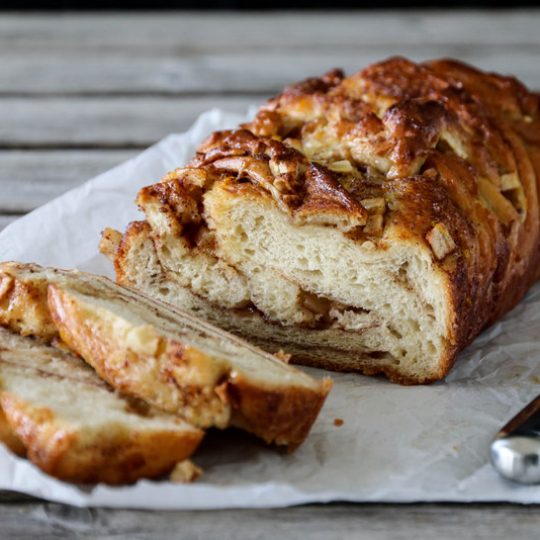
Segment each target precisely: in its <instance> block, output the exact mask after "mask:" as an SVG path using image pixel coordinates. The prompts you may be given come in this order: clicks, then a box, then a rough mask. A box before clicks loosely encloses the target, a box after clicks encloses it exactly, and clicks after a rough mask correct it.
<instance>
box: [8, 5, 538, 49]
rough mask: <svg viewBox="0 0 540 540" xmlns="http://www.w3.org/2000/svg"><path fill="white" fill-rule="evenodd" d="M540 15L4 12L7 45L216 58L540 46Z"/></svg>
mask: <svg viewBox="0 0 540 540" xmlns="http://www.w3.org/2000/svg"><path fill="white" fill-rule="evenodd" d="M538 18H540V13H539V12H538V10H531V9H525V10H513V11H508V10H499V11H497V10H489V11H486V10H482V11H472V10H467V11H464V10H450V11H448V10H447V11H444V10H441V11H436V12H433V11H421V10H410V9H407V10H401V11H352V12H344V11H336V12H331V11H330V12H328V11H324V12H319V13H317V12H305V11H304V12H294V11H288V12H265V13H262V14H261V13H253V12H252V13H249V12H229V13H227V12H217V13H208V12H199V13H193V12H154V13H144V14H137V13H126V12H122V13H107V14H103V13H102V14H92V13H85V14H84V15H80V14H76V13H75V14H74V13H72V14H69V13H64V14H62V13H57V12H55V13H52V14H48V15H47V14H30V15H28V14H25V15H24V16H21V15H19V14H2V17H1V18H0V45H1V46H2V48H4V47H5V46H9V47H10V48H12V49H14V50H17V49H21V50H26V49H28V48H35V47H36V46H37V47H38V48H43V47H46V48H47V49H48V50H49V51H51V52H57V51H58V50H66V49H71V48H77V49H78V50H83V49H86V48H88V47H100V48H102V49H103V50H110V49H111V48H114V47H117V46H119V45H120V46H123V45H126V44H127V45H130V46H132V47H135V48H136V49H140V50H142V51H146V50H148V49H157V50H161V51H166V50H169V51H170V50H173V51H174V52H183V51H184V49H180V48H179V47H183V48H185V49H187V50H189V51H198V50H206V51H210V52H212V53H215V52H216V51H219V50H223V49H224V48H225V49H228V50H242V49H244V48H245V47H246V46H257V47H259V48H267V47H271V48H272V49H278V48H290V47H291V46H294V47H302V46H304V47H305V48H313V47H314V46H315V47H320V46H321V45H323V46H326V45H330V46H335V45H343V44H350V43H361V44H364V45H370V44H385V43H397V44H400V45H403V44H416V43H418V42H419V35H421V36H422V38H423V41H424V43H426V44H432V43H449V44H452V43H453V44H460V43H474V44H478V45H488V44H494V45H497V44H503V45H513V44H522V43H530V44H534V43H536V44H540V36H539V34H538V31H537V20H538ZM359 28H361V29H362V33H361V34H360V33H359V32H358V30H359ZM381 29H384V32H382V33H381ZM276 31H279V33H278V34H276Z"/></svg>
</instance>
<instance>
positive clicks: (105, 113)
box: [0, 70, 261, 149]
mask: <svg viewBox="0 0 540 540" xmlns="http://www.w3.org/2000/svg"><path fill="white" fill-rule="evenodd" d="M0 71H1V70H0ZM260 101H261V99H254V98H253V97H251V96H248V97H246V96H233V97H213V98H209V97H191V98H176V97H167V98H165V97H159V98H158V97H133V98H130V99H125V98H123V97H93V98H81V97H72V98H68V99H66V98H60V97H35V98H3V99H0V118H1V119H2V121H1V122H0V148H3V149H9V148H18V149H21V148H23V149H32V148H51V149H55V148H58V147H61V148H81V147H87V148H121V149H125V148H145V147H147V146H149V145H151V144H153V143H154V142H156V141H158V140H159V139H161V138H163V137H165V136H166V135H168V134H169V133H173V132H181V131H185V130H186V129H187V128H188V127H189V126H191V125H192V124H193V122H194V121H195V120H196V118H197V116H198V115H199V114H200V113H202V112H204V111H206V110H209V109H212V108H214V107H219V108H223V109H226V110H229V111H233V112H244V111H246V110H247V108H248V107H249V106H250V105H252V104H258V103H260Z"/></svg>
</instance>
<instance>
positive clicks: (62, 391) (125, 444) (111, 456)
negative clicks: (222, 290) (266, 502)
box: [0, 328, 203, 484]
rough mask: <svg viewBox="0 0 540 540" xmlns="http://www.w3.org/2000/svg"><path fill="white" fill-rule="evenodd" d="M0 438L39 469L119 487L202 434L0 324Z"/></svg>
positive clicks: (163, 465)
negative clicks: (127, 396)
mask: <svg viewBox="0 0 540 540" xmlns="http://www.w3.org/2000/svg"><path fill="white" fill-rule="evenodd" d="M0 409H1V412H0V440H2V442H4V443H5V444H6V445H7V446H8V447H9V448H10V449H12V450H13V451H15V452H16V453H18V454H25V455H27V456H28V458H29V459H30V460H31V461H32V462H33V463H35V464H36V465H37V466H38V467H39V468H41V469H42V470H43V471H45V472H46V473H48V474H50V475H52V476H55V477H57V478H59V479H61V480H65V481H69V482H79V483H97V482H104V483H107V484H125V483H131V482H135V481H136V480H138V479H140V478H155V477H159V476H161V475H163V474H165V473H168V472H170V471H171V470H173V469H174V468H175V466H176V465H177V463H179V462H182V461H183V460H185V459H186V458H187V457H189V456H190V455H191V454H192V453H193V452H194V451H195V449H196V448H197V446H198V444H199V443H200V441H201V439H202V437H203V432H202V431H200V430H198V429H196V428H194V427H193V426H191V425H189V424H187V423H186V422H184V421H182V420H180V419H179V418H178V417H175V416H172V415H169V414H164V413H162V412H156V411H155V410H151V409H150V407H148V406H147V405H146V404H144V403H143V402H139V401H137V400H133V399H127V398H123V397H120V396H119V395H118V394H116V393H115V392H114V390H113V389H112V388H111V387H110V386H108V385H107V384H106V383H105V382H103V381H102V380H101V379H100V378H99V377H98V376H97V375H96V373H95V372H94V370H93V369H91V368H90V367H89V366H88V365H87V364H85V362H83V361H82V360H81V359H80V358H78V357H76V356H74V355H73V354H71V353H69V352H64V351H62V350H59V349H58V348H54V347H51V346H50V345H47V344H45V343H44V342H43V341H40V340H38V339H35V338H30V337H23V336H19V335H17V334H14V333H12V332H10V331H9V330H7V329H5V328H0Z"/></svg>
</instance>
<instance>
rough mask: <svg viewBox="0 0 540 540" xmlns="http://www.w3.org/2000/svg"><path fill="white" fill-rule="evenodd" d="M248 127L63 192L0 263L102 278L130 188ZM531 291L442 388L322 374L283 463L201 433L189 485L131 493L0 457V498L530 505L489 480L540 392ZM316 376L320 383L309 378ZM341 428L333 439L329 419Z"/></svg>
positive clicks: (223, 119)
mask: <svg viewBox="0 0 540 540" xmlns="http://www.w3.org/2000/svg"><path fill="white" fill-rule="evenodd" d="M244 120H245V118H243V117H241V116H239V115H233V114H228V113H225V112H222V111H219V110H213V111H210V112H208V113H205V114H203V115H202V116H201V117H200V118H199V119H198V120H197V122H196V123H195V125H194V126H193V127H192V128H191V129H190V130H189V131H188V132H187V133H185V134H181V135H170V136H169V137H167V138H165V139H164V140H162V141H161V142H160V143H158V144H156V145H155V146H153V147H151V148H149V149H148V150H146V151H145V152H143V153H142V154H140V155H139V156H138V157H136V158H134V159H132V160H130V161H128V162H126V163H124V164H122V165H120V166H118V167H116V168H114V169H112V170H111V171H108V172H106V173H105V174H102V175H100V176H98V177H97V178H94V179H93V180H91V181H89V182H87V183H86V184H84V185H83V186H81V187H79V188H77V189H75V190H73V191H70V192H69V193H66V194H65V195H63V196H61V197H59V198H58V199H56V200H54V201H52V202H50V203H48V204H46V205H45V206H43V207H41V208H39V209H38V210H36V211H34V212H32V213H31V214H29V215H27V216H25V217H23V218H21V219H19V220H18V221H16V222H14V223H12V224H11V225H10V226H8V227H7V228H6V229H5V230H4V231H3V232H2V233H0V260H20V261H35V262H38V263H41V264H51V265H56V266H62V267H67V268H69V267H77V268H80V269H83V270H90V271H94V272H100V273H106V274H109V275H112V271H111V270H112V269H111V267H110V264H109V263H108V261H106V260H105V259H104V257H102V256H101V255H99V254H98V251H97V243H98V239H99V234H100V231H101V230H102V229H103V228H104V227H106V226H113V227H116V228H118V229H120V230H122V229H123V228H124V227H125V225H126V224H127V223H128V222H129V221H130V220H132V219H139V218H140V214H139V213H138V211H137V209H136V206H135V204H133V202H132V201H133V199H134V197H135V195H136V193H137V191H138V189H139V188H140V187H142V186H144V185H148V184H151V183H153V182H154V181H156V180H158V179H159V178H160V177H161V176H162V174H163V173H165V172H166V171H168V170H170V169H173V168H175V167H178V166H181V165H182V164H183V163H185V161H187V159H189V158H190V157H191V156H192V154H193V152H194V149H195V146H196V145H197V143H198V142H199V141H201V140H202V138H203V137H204V136H206V135H207V134H208V133H210V132H211V131H213V130H215V129H221V128H227V127H232V126H235V125H237V124H238V123H239V122H241V121H244ZM539 359H540V287H539V286H536V287H534V288H533V289H532V290H531V291H530V292H529V294H528V295H527V298H526V299H525V300H524V301H523V302H521V304H520V305H519V306H518V307H517V308H516V309H514V310H513V311H512V312H511V313H510V314H509V315H507V316H506V317H505V318H504V319H503V320H502V321H501V322H499V323H497V324H496V325H495V326H493V327H492V328H491V329H489V330H488V331H487V332H485V333H484V334H483V335H481V336H480V337H479V338H478V339H477V340H476V341H475V342H474V344H473V345H472V346H470V347H469V348H468V349H467V350H466V351H464V352H463V353H462V354H461V355H460V359H459V361H458V363H457V365H456V366H455V368H454V370H453V371H452V373H451V374H450V376H449V377H448V378H447V380H446V381H445V382H444V383H441V384H435V385H432V386H420V387H400V386H397V385H393V384H390V383H388V382H386V381H384V380H381V379H376V378H368V377H363V376H361V375H353V374H333V375H332V376H333V378H334V381H335V386H334V389H333V391H332V392H331V394H330V396H329V399H328V401H327V403H326V405H325V407H324V408H323V410H322V412H321V415H320V417H319V419H318V420H317V422H316V424H315V425H314V427H313V430H312V432H311V434H310V436H309V438H308V439H307V441H306V442H305V443H304V444H303V446H302V447H300V448H299V449H298V450H297V451H296V452H295V453H293V454H291V455H287V454H283V453H280V452H278V451H276V450H274V449H270V448H266V447H265V446H264V445H262V444H260V443H258V442H257V441H255V440H253V439H251V438H249V437H247V436H245V435H241V434H238V433H235V432H226V433H211V434H210V435H209V436H208V438H207V440H206V442H205V443H204V444H203V446H202V447H201V449H200V451H199V452H198V453H197V454H196V456H195V458H194V461H195V462H196V463H197V464H199V465H200V466H202V467H203V468H204V469H205V473H204V475H203V476H202V477H201V478H200V480H199V481H198V482H196V483H195V484H190V485H179V484H171V483H168V482H166V481H161V482H149V481H141V482H139V483H138V484H136V485H133V486H129V487H123V488H111V487H106V486H101V485H100V486H96V487H93V488H88V487H80V486H73V485H68V484H64V483H62V482H59V481H56V480H54V479H52V478H50V477H48V476H47V475H45V474H43V473H41V472H40V471H38V470H37V469H36V468H35V467H34V466H32V465H31V464H30V463H28V462H27V461H25V460H21V459H18V458H16V457H14V456H13V455H11V454H10V453H9V452H8V451H7V450H5V449H4V448H3V447H1V446H0V488H4V489H12V490H17V491H21V492H24V493H29V494H32V495H36V496H39V497H43V498H45V499H50V500H54V501H61V502H65V503H69V504H72V505H77V506H110V507H131V508H155V509H194V508H200V509H202V508H228V507H229V508H230V507H278V506H287V505H293V504H300V503H307V502H326V501H336V500H341V501H377V502H380V501H393V502H396V501H399V502H413V501H514V502H522V503H533V502H536V503H539V502H540V488H539V487H527V486H519V485H515V484H511V483H509V482H506V481H504V480H502V479H500V478H499V477H498V475H497V474H496V473H495V472H494V471H493V470H492V469H491V466H490V465H489V462H488V446H489V442H490V440H491V438H492V437H493V435H494V434H495V433H496V432H497V431H498V429H499V428H500V427H501V426H502V424H503V423H504V422H506V421H507V420H508V419H509V418H510V417H512V416H513V415H514V414H515V413H516V412H517V411H518V410H519V409H521V407H522V406H524V405H525V404H526V403H527V402H528V401H529V400H531V399H532V398H533V397H535V396H536V395H537V393H538V392H539V391H540V385H539V383H540V363H539ZM309 371H310V372H311V373H312V374H314V375H315V376H322V375H323V373H322V372H320V371H318V370H309ZM336 418H339V419H343V421H344V423H343V425H342V426H336V425H334V419H336Z"/></svg>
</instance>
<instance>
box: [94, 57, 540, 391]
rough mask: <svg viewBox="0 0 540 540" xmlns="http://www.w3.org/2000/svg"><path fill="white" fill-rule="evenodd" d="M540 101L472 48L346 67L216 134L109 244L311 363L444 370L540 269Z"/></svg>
mask: <svg viewBox="0 0 540 540" xmlns="http://www.w3.org/2000/svg"><path fill="white" fill-rule="evenodd" d="M538 109H539V98H538V96H537V95H535V94H532V93H530V92H528V91H527V90H526V88H525V87H524V86H523V85H521V84H520V83H519V82H518V81H516V80H515V79H512V78H507V77H502V76H498V75H493V74H486V73H482V72H480V71H477V70H476V69H473V68H472V67H468V66H465V65H463V64H460V63H458V62H454V61H448V60H442V61H433V62H428V63H425V64H415V63H412V62H410V61H408V60H405V59H403V58H393V59H390V60H387V61H385V62H381V63H379V64H375V65H372V66H370V67H368V68H367V69H365V70H363V71H360V72H359V73H357V74H355V75H352V76H350V77H348V78H344V76H343V74H342V73H341V72H340V71H338V70H335V71H331V72H329V73H327V74H326V75H324V76H323V77H322V78H320V79H308V80H307V81H304V82H301V83H299V84H296V85H294V86H291V87H289V88H287V89H286V90H285V91H284V92H283V93H282V94H281V95H279V96H277V97H276V98H274V99H272V100H270V101H269V102H268V103H267V104H266V105H265V106H263V107H262V108H261V110H260V111H259V113H258V114H257V116H256V117H255V119H254V120H253V121H252V122H251V123H249V124H246V125H243V126H241V127H240V129H238V130H235V131H224V132H218V133H214V134H213V135H212V136H211V137H210V138H209V139H208V140H207V141H205V142H204V143H203V144H202V145H201V146H200V148H199V150H198V152H197V155H196V157H195V158H194V159H193V160H192V161H191V162H190V163H189V164H188V166H187V167H186V168H182V169H178V170H176V171H174V172H172V173H170V174H168V175H167V176H166V177H165V178H164V179H163V180H162V181H161V182H159V183H157V184H154V185H152V186H149V187H147V188H144V189H143V190H142V191H141V192H140V194H139V196H138V204H139V205H140V207H141V209H142V210H143V212H144V213H145V217H146V220H145V221H144V222H136V223H133V224H131V225H130V226H129V228H128V230H127V231H126V232H125V233H124V234H123V236H120V234H119V233H117V232H115V231H112V230H107V231H105V233H104V236H103V241H102V250H103V251H104V252H106V253H108V254H109V255H110V256H111V257H112V258H113V259H114V261H115V266H116V271H117V279H118V280H119V281H120V282H122V283H124V284H127V285H131V286H133V287H138V288H141V289H143V290H145V291H146V292H147V293H149V294H153V295H155V296H158V297H160V298H161V299H164V300H166V301H168V302H170V303H173V304H179V305H181V306H182V307H184V308H188V309H192V310H194V311H196V312H198V313H199V314H200V315H202V316H203V317H206V318H208V319H210V320H211V321H212V322H214V323H217V324H219V325H221V326H223V327H225V328H227V329H229V330H231V331H233V332H236V333H238V334H241V335H244V336H246V337H248V338H250V339H251V340H253V341H255V342H257V343H259V344H260V345H262V346H263V347H266V348H267V349H270V350H277V349H279V348H283V349H284V350H286V351H287V352H289V353H292V354H293V357H294V359H295V360H296V361H298V362H301V363H306V364H311V365H315V366H319V367H325V368H328V369H335V370H358V371H361V372H364V373H366V374H378V373H383V374H385V375H387V376H388V377H389V378H390V379H391V380H393V381H397V382H401V383H410V384H413V383H425V382H431V381H435V380H439V379H441V378H442V377H444V376H445V375H446V374H447V373H448V371H449V369H450V368H451V366H452V364H453V362H454V361H455V359H456V355H457V353H458V352H459V351H460V350H461V349H462V348H463V347H465V346H466V345H467V344H468V343H470V341H471V340H472V339H474V337H475V336H476V335H478V333H479V332H480V331H481V330H482V329H483V328H485V327H486V326H488V325H489V324H491V323H492V322H493V321H495V320H496V319H498V318H499V317H501V315H502V314H504V313H505V312H506V311H508V310H509V309H511V308H512V307H513V306H514V305H515V304H516V303H517V302H518V301H519V300H520V299H521V298H522V296H523V295H524V293H525V291H526V290H527V289H528V287H529V286H530V285H531V284H532V283H533V282H534V281H535V280H536V278H537V277H538V272H539V270H538V262H539V248H540V244H539V232H540V230H539V214H538V185H539V181H540V180H538V177H540V115H539V110H538Z"/></svg>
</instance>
